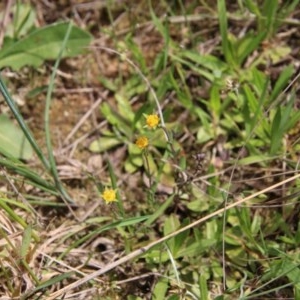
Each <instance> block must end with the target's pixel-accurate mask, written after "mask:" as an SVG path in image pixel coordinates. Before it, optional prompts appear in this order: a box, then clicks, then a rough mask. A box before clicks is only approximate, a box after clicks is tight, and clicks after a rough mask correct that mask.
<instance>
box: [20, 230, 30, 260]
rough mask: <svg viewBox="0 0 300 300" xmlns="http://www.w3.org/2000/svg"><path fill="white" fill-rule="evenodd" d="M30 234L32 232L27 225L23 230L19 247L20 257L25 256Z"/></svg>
mask: <svg viewBox="0 0 300 300" xmlns="http://www.w3.org/2000/svg"><path fill="white" fill-rule="evenodd" d="M31 234H32V226H31V225H28V226H27V227H26V228H25V230H24V233H23V239H22V245H21V249H20V256H21V257H22V258H25V257H26V255H27V252H28V249H29V247H30V241H31Z"/></svg>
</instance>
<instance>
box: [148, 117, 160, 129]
mask: <svg viewBox="0 0 300 300" xmlns="http://www.w3.org/2000/svg"><path fill="white" fill-rule="evenodd" d="M145 117H146V123H147V126H148V127H149V128H153V129H155V128H156V127H157V125H158V124H159V116H158V115H145Z"/></svg>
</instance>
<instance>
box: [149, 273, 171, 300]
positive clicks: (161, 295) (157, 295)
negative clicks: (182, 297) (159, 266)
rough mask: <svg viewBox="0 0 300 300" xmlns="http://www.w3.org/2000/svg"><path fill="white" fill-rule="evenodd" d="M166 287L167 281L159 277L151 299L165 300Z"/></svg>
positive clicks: (167, 285)
mask: <svg viewBox="0 0 300 300" xmlns="http://www.w3.org/2000/svg"><path fill="white" fill-rule="evenodd" d="M168 287H169V284H168V279H167V278H164V277H161V278H160V279H159V280H158V282H157V284H156V285H155V287H154V289H153V292H152V299H153V300H160V299H165V295H166V292H167V290H168Z"/></svg>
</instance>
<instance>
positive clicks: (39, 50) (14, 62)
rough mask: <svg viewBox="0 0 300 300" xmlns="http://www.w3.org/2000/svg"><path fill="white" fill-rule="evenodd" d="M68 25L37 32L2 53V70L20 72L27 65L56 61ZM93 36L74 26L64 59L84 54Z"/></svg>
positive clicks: (0, 58) (35, 65)
mask: <svg viewBox="0 0 300 300" xmlns="http://www.w3.org/2000/svg"><path fill="white" fill-rule="evenodd" d="M68 26H69V24H68V23H58V24H53V25H49V26H46V27H43V28H40V29H37V30H35V31H34V32H32V33H31V34H29V35H28V36H26V37H25V38H23V39H21V40H19V41H18V42H16V43H14V44H12V45H11V46H10V47H5V48H4V49H2V50H1V51H0V68H1V67H11V68H13V69H14V70H18V69H20V68H22V67H24V66H25V65H28V66H34V67H38V66H40V65H41V64H42V63H43V61H44V60H46V59H56V58H57V56H58V54H59V51H60V49H61V44H62V42H63V40H64V38H65V35H66V31H67V28H68ZM91 39H92V37H91V35H90V34H89V33H88V32H86V31H84V30H82V29H80V28H78V27H76V26H74V27H73V28H72V31H71V34H70V38H69V40H68V42H67V46H66V50H65V51H64V53H63V55H62V56H63V57H71V56H75V55H78V54H80V53H82V52H83V50H84V48H85V47H87V46H88V45H89V43H90V42H91Z"/></svg>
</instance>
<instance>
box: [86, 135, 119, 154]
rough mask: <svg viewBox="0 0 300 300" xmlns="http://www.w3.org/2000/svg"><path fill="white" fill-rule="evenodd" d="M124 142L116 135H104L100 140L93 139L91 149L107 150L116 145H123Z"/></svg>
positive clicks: (93, 150)
mask: <svg viewBox="0 0 300 300" xmlns="http://www.w3.org/2000/svg"><path fill="white" fill-rule="evenodd" d="M122 143H123V142H122V141H120V140H118V139H117V138H116V137H115V136H111V137H110V136H103V137H101V138H100V139H98V140H95V141H93V142H92V143H91V144H90V146H89V150H90V151H92V152H100V153H101V152H105V151H107V150H109V149H111V148H113V147H115V146H118V145H121V144H122Z"/></svg>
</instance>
